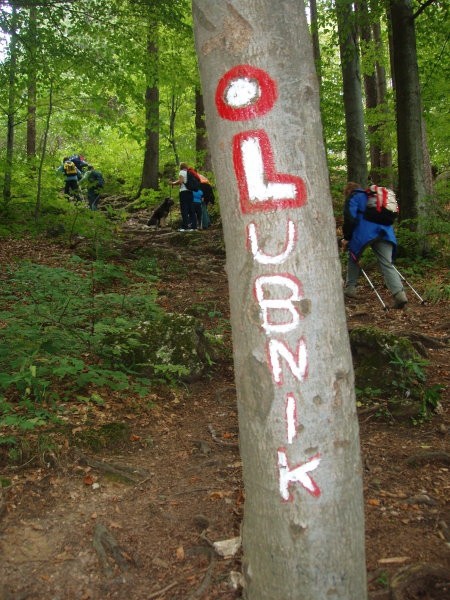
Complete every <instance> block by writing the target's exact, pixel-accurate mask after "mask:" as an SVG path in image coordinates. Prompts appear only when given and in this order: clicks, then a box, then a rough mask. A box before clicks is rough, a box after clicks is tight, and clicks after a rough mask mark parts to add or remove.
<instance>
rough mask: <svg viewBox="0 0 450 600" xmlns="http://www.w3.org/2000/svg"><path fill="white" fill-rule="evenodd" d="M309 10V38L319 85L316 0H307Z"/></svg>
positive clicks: (319, 62)
mask: <svg viewBox="0 0 450 600" xmlns="http://www.w3.org/2000/svg"><path fill="white" fill-rule="evenodd" d="M309 10H310V18H311V39H312V47H313V54H314V64H315V65H316V73H317V78H318V79H319V86H321V85H322V61H321V57H320V41H319V22H318V18H317V2H316V0H309Z"/></svg>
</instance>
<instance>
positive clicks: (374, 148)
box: [357, 0, 381, 184]
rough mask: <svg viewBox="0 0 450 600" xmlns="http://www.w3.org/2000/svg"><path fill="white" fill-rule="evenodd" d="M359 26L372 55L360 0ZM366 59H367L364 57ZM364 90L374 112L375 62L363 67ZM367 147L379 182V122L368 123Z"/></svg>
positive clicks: (364, 6)
mask: <svg viewBox="0 0 450 600" xmlns="http://www.w3.org/2000/svg"><path fill="white" fill-rule="evenodd" d="M357 6H358V14H359V27H360V31H361V40H362V43H363V44H364V52H362V55H363V57H364V55H365V54H368V55H369V56H373V51H372V49H373V40H372V28H371V25H370V14H369V9H368V7H367V2H366V1H365V0H361V1H360V2H359V3H358V5H357ZM366 60H367V59H366ZM364 91H365V97H366V110H367V112H368V114H369V116H372V115H370V113H371V112H372V113H375V111H376V109H377V106H378V86H377V73H376V68H375V64H372V63H371V64H370V65H368V64H367V65H366V68H365V69H364ZM367 130H368V133H369V147H370V179H371V181H372V182H373V183H378V184H379V183H381V173H380V169H381V148H380V144H379V141H378V139H377V138H378V130H379V124H378V123H373V124H369V125H368V128H367Z"/></svg>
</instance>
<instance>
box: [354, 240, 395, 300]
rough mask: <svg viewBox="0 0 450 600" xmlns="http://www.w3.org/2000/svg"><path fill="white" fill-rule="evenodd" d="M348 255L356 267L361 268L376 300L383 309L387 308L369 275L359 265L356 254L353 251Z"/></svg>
mask: <svg viewBox="0 0 450 600" xmlns="http://www.w3.org/2000/svg"><path fill="white" fill-rule="evenodd" d="M350 257H351V260H353V262H355V263H356V264H357V265H358V267H359V268H360V270H361V273H362V274H363V275H364V277H365V278H366V279H367V281H368V282H369V285H370V287H371V288H372V290H373V291H374V292H375V294H376V296H377V298H378V300H379V301H380V302H381V305H382V306H383V310H389V307H388V306H386V304H385V303H384V301H383V298H382V297H381V296H380V294H379V293H378V292H377V290H376V289H375V286H374V285H373V283H372V282H371V281H370V278H369V276H368V275H367V273H366V272H365V271H364V269H363V268H362V267H361V265H360V264H359V262H358V259H357V258H356V256H355V255H354V254H353V252H350Z"/></svg>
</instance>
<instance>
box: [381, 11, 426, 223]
mask: <svg viewBox="0 0 450 600" xmlns="http://www.w3.org/2000/svg"><path fill="white" fill-rule="evenodd" d="M390 17H391V27H392V47H393V69H394V75H395V97H396V117H397V150H398V187H399V196H400V201H401V206H402V218H406V219H417V217H418V216H419V215H420V213H421V212H422V213H423V212H424V203H425V196H426V190H425V180H424V153H423V147H422V139H423V137H422V101H421V95H420V84H419V71H418V66H417V52H416V32H415V26H414V17H413V11H412V5H411V2H410V1H409V0H391V2H390Z"/></svg>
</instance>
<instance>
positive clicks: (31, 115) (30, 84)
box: [27, 6, 37, 158]
mask: <svg viewBox="0 0 450 600" xmlns="http://www.w3.org/2000/svg"><path fill="white" fill-rule="evenodd" d="M28 31H29V35H28V48H29V50H28V65H27V67H28V74H27V76H28V78H27V88H28V97H27V100H28V106H27V156H28V157H29V158H34V157H35V156H36V94H37V91H36V43H37V8H36V7H35V6H32V7H31V8H30V19H29V27H28Z"/></svg>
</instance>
